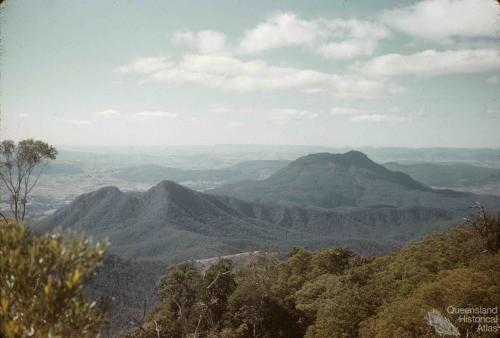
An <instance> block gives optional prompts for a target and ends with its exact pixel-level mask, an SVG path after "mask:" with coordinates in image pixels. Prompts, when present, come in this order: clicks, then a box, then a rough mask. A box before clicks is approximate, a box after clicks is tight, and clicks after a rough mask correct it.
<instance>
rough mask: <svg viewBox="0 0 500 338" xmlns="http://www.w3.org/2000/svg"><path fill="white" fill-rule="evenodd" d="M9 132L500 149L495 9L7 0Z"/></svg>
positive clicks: (96, 140)
mask: <svg viewBox="0 0 500 338" xmlns="http://www.w3.org/2000/svg"><path fill="white" fill-rule="evenodd" d="M0 19H1V21H0V25H1V27H0V28H1V41H0V44H1V45H0V47H1V59H0V67H1V78H0V109H1V125H0V133H1V136H0V137H1V138H8V139H14V140H20V139H24V138H36V139H42V140H45V141H48V142H50V143H52V144H55V145H111V146H112V145H120V146H123V145H185V144H189V145H211V144H291V145H325V146H336V147H344V146H348V147H361V146H376V147H379V146H390V147H500V95H499V94H500V6H499V5H498V4H497V3H496V1H494V0H423V1H401V0H399V1H394V0H378V1H373V0H356V1H354V0H336V1H315V0H308V1H305V0H304V1H289V0H287V1H284V0H275V1H267V0H265V1H243V0H240V1H216V0H209V1H200V0H196V1H188V0H182V1H173V0H172V1H159V0H158V1H151V0H141V1H139V0H114V1H109V0H108V1H106V0H94V1H91V0H86V1H71V0H67V1H63V0H46V1H39V0H31V1H28V0H16V1H13V0H6V1H5V2H4V3H3V4H2V5H1V13H0Z"/></svg>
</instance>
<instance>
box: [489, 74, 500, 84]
mask: <svg viewBox="0 0 500 338" xmlns="http://www.w3.org/2000/svg"><path fill="white" fill-rule="evenodd" d="M486 82H487V83H489V84H493V85H496V84H499V83H500V76H498V75H493V76H490V77H489V78H487V79H486Z"/></svg>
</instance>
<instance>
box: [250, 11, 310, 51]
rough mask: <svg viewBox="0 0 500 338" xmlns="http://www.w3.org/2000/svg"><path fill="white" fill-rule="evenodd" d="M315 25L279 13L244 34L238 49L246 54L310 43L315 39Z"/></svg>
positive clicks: (289, 14)
mask: <svg viewBox="0 0 500 338" xmlns="http://www.w3.org/2000/svg"><path fill="white" fill-rule="evenodd" d="M317 30H318V27H317V26H316V23H314V22H309V21H306V20H301V19H299V18H297V16H296V15H295V14H293V13H280V14H277V15H275V16H273V17H271V18H270V19H269V20H267V21H266V22H263V23H260V24H258V25H257V26H256V27H255V28H253V29H251V30H248V31H246V32H245V34H244V36H243V39H242V40H241V42H240V48H241V49H242V50H243V51H245V52H247V53H260V52H262V51H265V50H268V49H273V48H280V47H287V46H297V45H306V44H310V43H312V42H313V41H314V40H315V39H316V37H317V34H318V32H317Z"/></svg>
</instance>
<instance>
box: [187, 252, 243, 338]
mask: <svg viewBox="0 0 500 338" xmlns="http://www.w3.org/2000/svg"><path fill="white" fill-rule="evenodd" d="M201 286H202V287H201V290H200V295H199V303H200V305H201V307H202V310H201V313H200V315H199V320H198V325H197V328H198V326H199V324H200V321H201V320H202V319H203V316H205V313H206V317H207V322H208V323H207V326H208V327H209V328H213V329H217V330H218V329H220V328H221V327H220V326H221V325H222V316H223V315H224V313H225V312H226V310H227V306H228V299H229V297H230V296H231V294H232V293H233V291H234V290H235V289H236V282H235V280H234V273H233V262H232V261H231V260H229V259H221V260H219V261H218V262H217V263H216V264H214V265H212V266H210V268H208V270H207V272H205V275H204V276H203V280H202V282H201ZM197 332H198V331H197V330H196V331H195V335H194V336H195V338H196V337H197Z"/></svg>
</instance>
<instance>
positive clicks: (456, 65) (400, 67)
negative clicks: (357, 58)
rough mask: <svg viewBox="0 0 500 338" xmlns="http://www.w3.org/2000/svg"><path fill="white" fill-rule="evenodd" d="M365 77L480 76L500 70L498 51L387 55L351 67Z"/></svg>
mask: <svg viewBox="0 0 500 338" xmlns="http://www.w3.org/2000/svg"><path fill="white" fill-rule="evenodd" d="M352 69H354V70H358V71H361V72H362V73H364V74H366V75H375V76H380V75H381V76H399V75H429V76H432V75H443V74H459V73H480V72H485V71H492V70H498V69H500V50H499V49H466V50H448V51H442V52H441V51H436V50H433V49H429V50H426V51H423V52H420V53H416V54H411V55H401V54H386V55H382V56H377V57H375V58H373V59H371V60H370V61H368V62H366V63H358V64H356V65H354V66H353V67H352Z"/></svg>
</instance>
